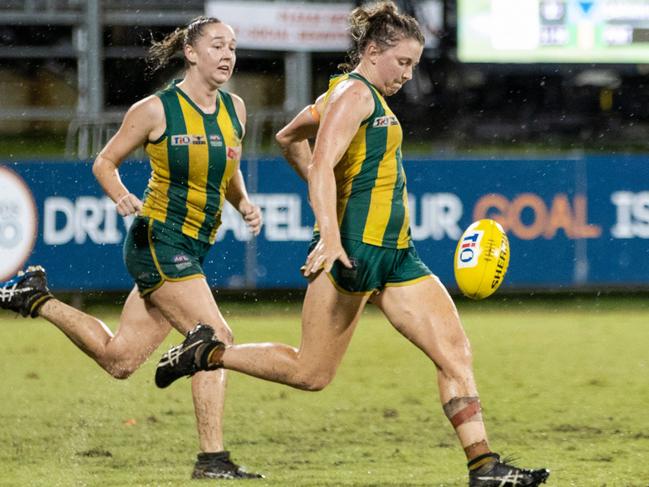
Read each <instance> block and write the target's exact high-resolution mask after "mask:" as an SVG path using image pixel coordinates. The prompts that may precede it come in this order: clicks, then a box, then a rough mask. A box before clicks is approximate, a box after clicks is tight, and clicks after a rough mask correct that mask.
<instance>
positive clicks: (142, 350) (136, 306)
mask: <svg viewBox="0 0 649 487" xmlns="http://www.w3.org/2000/svg"><path fill="white" fill-rule="evenodd" d="M0 296H4V297H5V298H6V299H2V298H1V297H0V305H1V306H2V307H3V308H5V309H11V310H13V311H17V312H19V313H21V314H22V315H23V316H32V317H36V316H40V317H42V318H44V319H46V320H48V321H49V322H51V323H53V324H54V325H56V327H57V328H59V329H60V330H61V331H62V332H63V333H64V334H65V335H66V336H67V337H68V338H69V339H70V340H71V341H72V342H73V343H74V344H75V345H77V347H79V348H80V349H81V350H82V351H83V352H84V353H85V354H86V355H88V356H89V357H91V358H92V359H93V360H95V361H96V362H97V363H98V364H99V365H100V366H101V367H102V368H103V369H104V370H106V371H107V372H108V373H109V374H110V375H112V376H113V377H115V378H118V379H125V378H127V377H128V376H130V375H131V374H132V373H133V372H134V371H135V370H136V369H137V368H138V367H139V366H140V365H141V364H142V363H143V362H144V361H145V360H146V359H147V358H148V357H149V356H150V355H151V353H152V352H153V351H154V350H155V349H156V348H157V347H158V346H159V345H160V343H161V342H162V340H164V338H165V337H166V336H167V334H168V333H169V331H170V330H171V327H170V326H169V324H168V323H167V322H166V320H165V319H164V318H163V317H162V315H161V314H160V312H159V311H158V310H156V309H155V308H154V307H153V306H151V305H148V304H147V303H145V301H144V300H143V299H142V298H141V297H140V296H139V295H138V293H137V291H136V290H135V289H134V290H133V291H131V293H130V294H129V296H128V298H127V300H126V303H125V304H124V308H123V310H122V314H121V317H120V323H119V327H118V329H117V333H116V334H114V335H113V333H112V331H111V330H110V329H109V328H108V327H107V326H106V325H105V324H104V323H103V322H102V321H101V320H99V319H98V318H96V317H94V316H91V315H89V314H87V313H84V312H83V311H80V310H78V309H76V308H73V307H72V306H69V305H67V304H65V303H63V302H62V301H59V300H58V299H56V298H55V297H54V296H53V295H52V293H51V292H50V291H49V289H48V287H47V275H46V272H45V269H43V268H42V267H40V266H33V267H30V268H28V269H27V270H26V271H25V272H22V273H19V274H18V275H17V276H16V277H15V278H14V279H12V280H10V281H7V282H5V283H1V284H0Z"/></svg>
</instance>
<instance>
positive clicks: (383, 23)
mask: <svg viewBox="0 0 649 487" xmlns="http://www.w3.org/2000/svg"><path fill="white" fill-rule="evenodd" d="M348 22H349V33H350V36H351V38H352V47H351V49H350V50H349V52H348V53H347V62H345V63H343V64H340V65H338V69H341V70H342V71H343V72H345V73H347V72H349V71H352V70H353V69H354V68H355V67H356V66H357V65H358V63H359V62H360V60H361V56H362V55H363V52H365V48H366V47H367V45H368V44H369V43H370V42H372V41H373V42H375V43H376V44H377V45H378V46H379V48H380V49H382V50H385V49H388V48H390V47H392V46H394V45H395V44H396V43H397V42H398V41H400V40H401V39H415V40H417V41H419V42H420V43H421V44H422V45H423V44H424V35H423V34H422V32H421V29H420V27H419V23H418V22H417V20H416V19H415V18H414V17H411V16H410V15H405V14H401V13H399V10H398V9H397V6H396V5H395V4H394V2H392V0H385V1H381V2H377V3H375V4H371V5H364V6H362V7H357V8H355V9H354V10H352V11H351V13H350V14H349V18H348Z"/></svg>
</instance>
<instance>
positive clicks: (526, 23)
mask: <svg viewBox="0 0 649 487" xmlns="http://www.w3.org/2000/svg"><path fill="white" fill-rule="evenodd" d="M458 58H459V60H460V61H462V62H468V63H585V64H589V63H593V64H600V63H611V64H649V0H458Z"/></svg>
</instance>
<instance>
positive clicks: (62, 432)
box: [0, 298, 649, 487]
mask: <svg viewBox="0 0 649 487" xmlns="http://www.w3.org/2000/svg"><path fill="white" fill-rule="evenodd" d="M460 308H461V314H462V317H463V321H464V323H465V327H466V329H467V332H468V334H469V336H470V338H471V341H472V344H473V349H474V353H475V366H476V374H477V378H478V382H479V385H480V388H481V396H482V402H483V407H484V412H485V418H486V422H487V427H488V430H489V432H490V440H491V443H492V446H493V447H494V448H495V449H496V450H498V451H501V452H503V453H505V454H513V455H515V456H516V457H517V458H518V461H519V463H520V464H522V465H524V466H547V467H549V468H550V469H551V470H552V476H551V478H550V481H549V482H548V485H550V486H560V487H563V486H578V487H583V486H598V487H600V486H607V487H611V486H620V487H646V486H647V485H648V483H649V465H648V464H649V462H648V459H649V419H648V415H647V405H648V404H649V379H648V377H649V353H648V352H647V345H648V344H649V306H647V305H645V304H644V301H642V300H631V301H627V300H605V301H601V300H595V299H574V300H560V301H545V300H536V301H533V302H530V301H528V300H523V301H521V300H519V299H516V298H513V299H509V300H506V301H502V300H500V301H493V302H485V303H461V306H460ZM222 309H223V310H224V313H225V314H226V316H227V318H228V320H229V322H230V324H231V325H232V327H233V329H234V332H235V335H236V337H237V339H238V341H239V342H241V341H250V340H260V341H265V340H278V341H288V342H289V343H293V344H295V343H297V342H298V340H299V323H298V320H299V314H298V313H299V309H298V307H297V306H296V305H293V304H288V305H279V304H277V305H273V306H267V305H263V304H259V305H256V306H253V305H250V304H234V303H227V302H223V303H222ZM93 310H94V311H95V312H97V313H102V315H103V317H104V318H105V319H106V321H107V322H108V323H109V324H110V325H111V326H114V325H115V323H116V320H117V311H118V310H117V309H116V308H111V307H108V308H107V307H101V308H99V307H95V308H93ZM177 341H179V335H178V334H174V335H173V336H172V337H170V339H169V340H168V341H167V342H166V344H165V348H166V345H168V344H171V343H172V342H177ZM159 354H160V351H159V352H158V353H156V354H155V355H154V358H155V359H157V357H158V356H159ZM0 357H2V358H0V377H2V379H1V381H2V382H1V384H2V386H1V390H0V393H1V394H2V400H1V402H0V404H2V407H1V408H0V415H1V420H2V428H0V485H3V486H5V485H6V486H28V485H39V486H59V485H60V486H95V485H96V486H137V485H147V486H149V485H150V486H154V485H161V486H171V485H173V486H181V485H194V486H196V485H216V484H215V483H210V482H196V481H194V482H192V481H189V480H187V479H188V477H189V474H190V471H191V464H192V461H193V456H194V455H195V453H196V448H197V443H196V435H195V433H194V420H193V412H192V406H191V401H190V393H189V381H181V382H180V383H179V384H174V386H172V387H171V388H169V389H167V390H164V391H160V390H157V389H156V388H155V386H154V385H153V380H152V379H153V368H154V365H155V361H156V360H154V359H152V360H150V361H149V362H147V363H146V364H145V365H144V366H143V367H142V369H141V370H140V371H138V372H137V373H136V374H135V375H134V376H133V377H131V378H130V379H129V380H127V381H122V382H120V381H116V380H114V379H111V378H109V377H108V376H107V375H106V374H105V373H103V372H102V371H101V370H100V369H99V368H98V367H97V366H95V365H94V363H93V362H91V361H90V359H88V358H86V357H85V356H83V355H82V354H81V353H79V352H77V350H76V349H75V348H74V347H73V345H72V344H71V343H70V342H69V341H68V340H67V339H66V338H65V337H64V336H63V335H62V334H61V333H60V332H58V331H57V330H56V329H55V328H54V327H53V326H51V325H49V324H47V323H46V322H44V321H41V320H23V319H20V318H13V317H12V316H11V315H9V314H2V315H1V316H0ZM225 435H226V443H227V447H228V448H229V449H231V450H232V452H233V455H234V457H235V459H236V460H238V461H240V462H241V463H243V464H245V465H247V466H248V467H251V468H253V469H255V470H259V471H262V472H264V473H265V474H266V475H267V477H268V479H267V480H266V481H263V482H261V483H260V482H259V481H251V482H244V485H257V484H259V485H267V486H352V485H354V486H424V485H426V486H462V485H466V473H465V467H464V458H463V453H462V451H461V449H460V448H459V447H458V445H457V443H456V440H455V437H454V435H453V433H452V430H451V428H450V426H449V425H448V424H447V421H446V419H445V417H444V416H443V413H442V411H441V407H440V405H439V403H438V398H437V387H436V383H435V373H434V368H433V367H432V366H431V364H430V363H428V362H427V360H426V359H425V357H424V356H423V354H421V353H420V352H418V351H416V350H415V349H414V348H413V347H412V346H411V345H410V344H409V343H408V342H406V340H404V339H403V338H401V337H400V336H399V335H398V334H397V333H396V332H395V331H393V330H392V329H391V328H390V327H389V325H388V324H387V322H386V321H385V320H384V319H383V318H382V317H381V315H379V314H378V313H377V312H376V311H375V310H373V309H370V310H369V311H368V312H366V314H365V316H364V318H363V320H362V322H361V325H360V326H359V329H358V331H357V333H356V336H355V337H354V339H353V341H352V345H351V347H350V350H349V352H348V354H347V356H346V358H345V360H344V361H343V364H342V366H341V368H340V371H339V373H338V376H337V378H336V380H335V381H334V383H333V384H332V385H331V386H330V387H329V388H327V389H326V390H325V391H323V392H318V393H306V392H301V391H296V390H292V389H289V388H287V387H284V386H279V385H275V384H271V383H266V382H263V381H259V380H256V379H252V378H248V377H245V376H242V375H238V374H234V373H233V374H231V376H230V387H229V395H228V402H227V418H226V431H225ZM223 484H225V485H231V483H227V482H226V483H220V484H219V485H223Z"/></svg>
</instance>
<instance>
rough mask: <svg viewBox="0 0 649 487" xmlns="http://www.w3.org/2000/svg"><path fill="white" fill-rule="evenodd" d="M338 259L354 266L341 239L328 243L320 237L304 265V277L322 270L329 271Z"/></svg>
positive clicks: (345, 264) (349, 265)
mask: <svg viewBox="0 0 649 487" xmlns="http://www.w3.org/2000/svg"><path fill="white" fill-rule="evenodd" d="M337 260H339V261H340V262H341V263H342V264H343V265H344V266H345V267H347V268H349V269H351V268H352V263H351V262H350V261H349V257H348V256H347V252H345V249H343V246H342V244H341V243H340V240H338V241H337V242H334V243H327V242H325V240H324V239H323V238H320V240H319V241H318V243H317V244H316V246H315V248H314V249H313V250H312V251H311V253H310V254H309V256H308V257H307V258H306V263H305V264H304V266H303V267H302V274H303V275H304V277H309V276H311V275H313V274H317V273H318V272H320V271H321V270H324V271H325V272H329V271H331V268H332V267H333V265H334V263H335V262H336V261H337Z"/></svg>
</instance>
